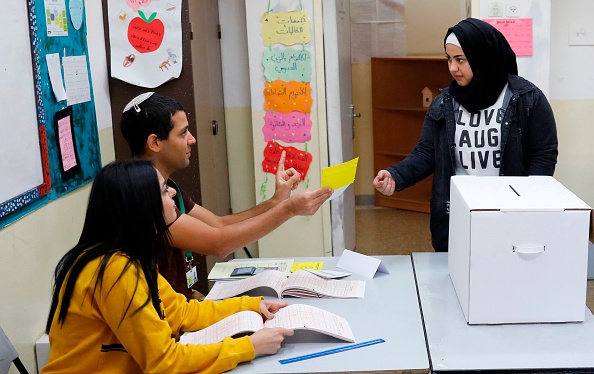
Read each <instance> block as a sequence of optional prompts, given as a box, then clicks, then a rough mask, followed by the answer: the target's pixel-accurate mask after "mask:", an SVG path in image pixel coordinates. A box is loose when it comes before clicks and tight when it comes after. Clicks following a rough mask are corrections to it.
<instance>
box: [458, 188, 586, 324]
mask: <svg viewBox="0 0 594 374" xmlns="http://www.w3.org/2000/svg"><path fill="white" fill-rule="evenodd" d="M590 212H591V208H590V207H589V206H588V205H587V204H586V203H584V202H583V201H582V200H580V199H579V198H578V197H577V196H575V195H574V194H573V193H572V192H571V191H569V190H568V189H567V188H565V187H564V186H563V185H562V184H561V183H559V182H558V181H557V180H555V179H554V178H553V177H547V176H530V177H478V176H454V177H452V179H451V191H450V235H449V254H448V268H449V272H450V277H451V279H452V283H453V285H454V289H455V290H456V294H457V295H458V300H459V302H460V306H461V307H462V311H463V312H464V317H465V318H466V322H468V324H506V323H541V322H579V321H583V320H584V318H585V309H586V287H587V267H588V242H589V241H588V234H589V228H590Z"/></svg>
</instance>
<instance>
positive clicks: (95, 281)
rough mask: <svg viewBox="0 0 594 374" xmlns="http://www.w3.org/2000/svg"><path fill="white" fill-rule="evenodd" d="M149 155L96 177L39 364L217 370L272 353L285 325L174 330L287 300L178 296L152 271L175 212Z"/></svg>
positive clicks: (64, 264) (271, 308)
mask: <svg viewBox="0 0 594 374" xmlns="http://www.w3.org/2000/svg"><path fill="white" fill-rule="evenodd" d="M173 195H175V192H174V191H171V189H170V188H169V187H168V186H167V184H166V183H165V181H164V180H163V178H162V177H161V176H160V175H159V174H158V172H157V171H156V169H155V168H154V167H153V165H152V164H151V163H150V161H132V160H129V161H115V162H112V163H111V164H109V165H107V166H105V167H104V168H103V169H102V170H101V171H100V172H99V174H98V175H97V177H96V178H95V181H94V184H93V188H92V189H91V195H90V197H89V204H88V207H87V213H86V217H85V222H84V226H83V231H82V234H81V236H80V239H79V242H78V244H77V245H76V246H75V247H74V248H72V249H71V250H70V251H69V252H68V253H66V254H65V255H64V257H62V259H61V260H60V262H59V263H58V266H57V267H56V270H55V285H54V292H53V297H52V303H51V308H50V313H49V318H48V322H47V326H46V331H47V333H48V334H49V339H50V355H49V360H48V363H47V365H46V366H45V367H44V368H43V369H42V373H44V374H49V373H77V374H78V373H99V372H100V373H126V374H128V373H143V372H144V373H221V372H224V371H227V370H231V369H233V368H234V367H236V366H237V365H238V364H239V363H240V362H243V361H250V360H252V359H254V357H255V356H256V355H258V354H274V353H276V352H277V351H278V349H279V348H280V346H281V342H282V341H283V340H284V338H285V336H288V335H292V334H293V331H292V330H288V329H282V328H273V329H262V330H260V331H258V332H256V333H254V334H252V335H251V336H245V337H241V338H237V339H234V338H225V340H224V341H222V342H220V343H217V344H208V345H183V344H181V343H179V342H176V340H175V339H174V338H173V337H172V336H175V335H177V334H179V333H180V332H182V331H194V330H200V329H203V328H205V327H207V326H210V325H212V324H213V323H215V322H217V321H219V320H221V319H223V318H225V317H227V316H229V315H231V314H233V313H236V312H239V311H242V310H254V311H257V312H260V313H261V314H262V315H263V317H264V318H265V319H269V318H273V317H274V313H275V312H276V311H278V310H279V309H280V308H282V307H284V306H286V305H287V303H284V302H272V301H267V300H263V299H262V298H255V297H240V298H232V299H228V300H224V301H221V302H213V301H203V302H198V301H196V300H191V301H189V302H187V301H186V298H185V297H184V296H183V295H181V294H178V293H176V292H175V291H174V290H173V289H172V288H171V286H170V285H169V283H167V281H166V280H165V279H164V278H163V277H161V276H160V275H159V274H158V272H157V261H156V259H157V253H158V252H159V251H162V250H164V249H165V248H166V246H167V245H168V243H169V231H168V226H169V225H170V224H171V223H173V222H174V221H175V219H176V218H177V215H176V211H175V207H174V203H173V200H172V196H173Z"/></svg>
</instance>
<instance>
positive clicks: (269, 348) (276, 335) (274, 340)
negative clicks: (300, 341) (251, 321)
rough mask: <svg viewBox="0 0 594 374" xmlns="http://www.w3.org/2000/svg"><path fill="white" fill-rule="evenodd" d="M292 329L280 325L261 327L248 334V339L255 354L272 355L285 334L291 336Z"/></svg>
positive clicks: (278, 347) (279, 345)
mask: <svg viewBox="0 0 594 374" xmlns="http://www.w3.org/2000/svg"><path fill="white" fill-rule="evenodd" d="M293 334H294V331H293V330H291V329H284V328H282V327H273V328H266V327H265V328H263V329H262V330H259V331H256V332H255V333H253V334H252V335H250V340H251V341H252V345H253V346H254V349H255V351H256V355H273V354H275V353H276V352H277V351H278V350H279V349H280V347H281V343H282V342H283V340H285V336H291V335H293Z"/></svg>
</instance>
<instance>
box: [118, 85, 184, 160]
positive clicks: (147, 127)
mask: <svg viewBox="0 0 594 374" xmlns="http://www.w3.org/2000/svg"><path fill="white" fill-rule="evenodd" d="M183 110H184V108H183V107H182V105H181V104H180V103H179V102H178V101H177V100H175V99H172V98H170V97H167V96H162V95H159V94H158V93H154V94H152V95H151V96H150V97H149V98H148V99H146V100H144V101H142V102H141V103H139V104H136V105H132V106H130V108H129V109H128V110H126V111H124V113H123V114H122V119H121V121H120V130H121V131H122V135H123V136H124V139H126V142H128V146H129V147H130V151H131V152H132V155H133V156H137V155H141V154H143V153H144V151H145V145H146V140H147V138H148V137H149V135H151V134H155V135H157V137H158V138H159V139H162V140H167V139H168V138H169V132H170V131H171V129H173V123H172V122H171V116H173V115H174V114H175V113H177V112H179V111H183Z"/></svg>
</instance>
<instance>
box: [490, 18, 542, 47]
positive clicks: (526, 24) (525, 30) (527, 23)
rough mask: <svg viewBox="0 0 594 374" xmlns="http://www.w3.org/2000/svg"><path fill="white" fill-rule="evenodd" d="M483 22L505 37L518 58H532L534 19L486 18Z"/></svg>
mask: <svg viewBox="0 0 594 374" xmlns="http://www.w3.org/2000/svg"><path fill="white" fill-rule="evenodd" d="M483 21H485V22H486V23H488V24H490V25H492V26H493V27H495V28H496V29H497V30H499V31H500V32H501V33H502V34H503V36H505V39H507V41H508V42H509V46H510V47H511V48H512V49H513V51H514V52H515V54H516V55H517V56H532V51H533V47H534V39H533V36H532V34H533V30H532V28H533V27H532V18H515V19H510V18H502V19H499V18H486V19H483Z"/></svg>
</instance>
